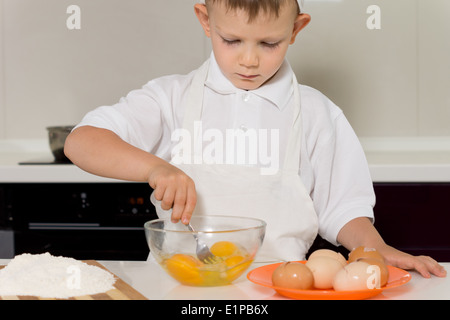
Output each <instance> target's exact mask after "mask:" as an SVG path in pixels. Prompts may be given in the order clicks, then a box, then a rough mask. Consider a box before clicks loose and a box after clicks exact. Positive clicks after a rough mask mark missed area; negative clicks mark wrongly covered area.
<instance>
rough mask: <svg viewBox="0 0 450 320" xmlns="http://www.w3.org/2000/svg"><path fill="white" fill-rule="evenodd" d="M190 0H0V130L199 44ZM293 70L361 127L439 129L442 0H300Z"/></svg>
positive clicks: (47, 117) (447, 73) (34, 124)
mask: <svg viewBox="0 0 450 320" xmlns="http://www.w3.org/2000/svg"><path fill="white" fill-rule="evenodd" d="M195 2H196V1H195V0H150V1H149V0H131V1H126V0H69V1H68V0H0V19H1V20H0V75H1V76H0V139H34V138H45V137H46V134H47V132H46V130H45V127H46V126H53V125H69V124H75V123H77V122H78V121H79V120H80V119H81V117H82V116H83V115H84V114H85V113H86V112H88V111H89V110H91V109H93V108H95V107H97V106H100V105H108V104H113V103H115V102H116V101H118V100H119V99H120V97H122V96H124V95H126V94H127V93H128V92H129V91H130V90H133V89H137V88H139V87H141V86H142V85H144V84H145V83H146V82H147V81H149V80H150V79H152V78H155V77H159V76H162V75H166V74H172V73H187V72H189V71H191V70H193V69H195V68H197V67H198V66H199V65H200V64H201V63H202V62H203V61H204V60H205V59H206V58H207V57H208V56H209V54H210V50H211V49H210V45H209V42H208V39H207V38H206V37H205V36H204V33H203V31H202V29H201V27H200V25H199V23H198V21H197V19H196V17H195V14H194V10H193V4H194V3H195ZM305 2H306V5H305V11H306V12H307V13H309V14H311V16H312V21H311V23H310V25H309V26H308V27H307V28H306V29H305V30H304V31H302V32H301V33H300V36H299V37H298V38H297V42H296V43H295V44H294V45H293V46H292V47H291V48H290V51H289V54H288V56H289V59H290V62H291V65H292V66H293V68H294V70H295V72H296V74H297V76H298V78H299V81H300V82H301V83H304V84H307V85H310V86H312V87H315V88H317V89H319V90H321V91H322V92H323V93H325V94H326V95H327V96H328V97H330V98H331V99H332V100H333V101H334V102H335V103H336V104H338V105H339V106H340V107H341V108H342V109H343V110H344V112H345V114H346V116H347V118H348V119H349V121H350V123H351V124H352V125H353V127H354V129H355V130H356V133H357V134H358V135H359V136H360V137H403V136H406V137H423V136H450V125H449V121H448V119H450V90H449V88H450V41H449V34H450V20H449V19H448V15H449V14H450V1H449V0H309V1H308V0H306V1H305Z"/></svg>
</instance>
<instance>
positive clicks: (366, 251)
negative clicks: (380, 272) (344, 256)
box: [348, 247, 384, 263]
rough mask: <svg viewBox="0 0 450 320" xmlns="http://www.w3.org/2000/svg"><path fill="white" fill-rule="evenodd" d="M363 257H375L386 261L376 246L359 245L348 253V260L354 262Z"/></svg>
mask: <svg viewBox="0 0 450 320" xmlns="http://www.w3.org/2000/svg"><path fill="white" fill-rule="evenodd" d="M361 258H373V259H378V260H381V261H383V262H384V258H383V256H382V255H381V254H380V253H379V252H378V251H377V250H376V249H374V248H368V247H358V248H355V249H353V250H352V251H351V252H350V253H349V255H348V262H349V263H350V262H354V261H356V260H358V259H361Z"/></svg>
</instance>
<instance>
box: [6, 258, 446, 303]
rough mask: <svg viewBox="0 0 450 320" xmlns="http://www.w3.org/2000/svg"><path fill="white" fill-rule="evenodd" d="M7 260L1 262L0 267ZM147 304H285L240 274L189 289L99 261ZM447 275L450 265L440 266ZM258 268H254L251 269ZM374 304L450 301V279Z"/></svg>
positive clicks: (158, 273) (389, 294)
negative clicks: (227, 281)
mask: <svg viewBox="0 0 450 320" xmlns="http://www.w3.org/2000/svg"><path fill="white" fill-rule="evenodd" d="M9 261H10V260H6V259H3V260H1V259H0V265H6V264H7V263H8V262H9ZM99 262H100V263H101V264H102V265H103V266H105V267H106V268H107V269H108V270H109V271H111V272H112V273H114V274H115V275H116V276H118V277H119V278H121V279H122V280H123V281H125V282H126V283H128V284H129V285H130V286H132V287H133V288H134V289H136V290H137V291H139V292H140V293H141V294H143V295H144V296H145V297H147V298H148V299H149V300H287V299H288V298H286V297H283V296H281V295H279V294H278V293H276V292H275V291H274V290H273V289H271V288H266V287H262V286H260V285H257V284H254V283H252V282H250V281H249V280H247V277H246V274H243V275H242V276H241V277H240V278H239V279H237V280H236V281H235V282H234V283H233V284H231V285H227V286H221V287H190V286H185V285H181V284H179V283H178V282H176V281H175V280H174V279H172V278H171V277H170V276H168V275H167V274H166V273H165V271H164V270H163V269H162V268H161V267H160V266H159V265H158V264H157V263H156V262H154V261H99ZM441 264H442V265H443V266H444V267H445V268H446V270H447V272H448V273H449V274H450V272H449V271H450V263H441ZM259 266H261V265H258V264H256V263H255V264H253V265H252V266H251V267H250V269H249V270H248V271H250V270H251V269H252V268H256V267H259ZM371 299H374V300H385V299H390V300H450V276H447V277H445V278H438V277H434V276H433V277H431V278H429V279H426V278H423V277H422V276H420V275H419V274H418V273H416V272H411V280H410V281H409V282H408V283H406V284H404V285H402V286H400V287H396V288H391V289H387V290H384V291H383V292H382V293H381V294H379V295H377V296H375V297H373V298H371Z"/></svg>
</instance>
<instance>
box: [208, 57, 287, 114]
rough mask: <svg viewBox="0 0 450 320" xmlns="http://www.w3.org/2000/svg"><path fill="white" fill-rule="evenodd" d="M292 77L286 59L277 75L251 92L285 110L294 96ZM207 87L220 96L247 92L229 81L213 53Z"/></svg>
mask: <svg viewBox="0 0 450 320" xmlns="http://www.w3.org/2000/svg"><path fill="white" fill-rule="evenodd" d="M292 76H293V71H292V68H291V66H290V64H289V62H288V61H287V60H286V59H285V60H284V62H283V64H282V65H281V67H280V69H279V70H278V71H277V73H276V74H275V75H274V76H273V77H272V79H270V80H269V81H268V82H266V83H265V84H264V85H262V86H261V87H259V88H258V89H255V90H251V91H250V92H252V93H253V94H256V95H258V96H260V97H261V98H263V99H266V100H268V101H270V102H271V103H272V104H274V105H275V106H276V107H277V108H279V109H280V110H283V109H284V108H285V107H286V105H287V102H288V101H289V99H290V97H291V95H292V90H293V88H292ZM205 85H206V86H207V87H208V88H210V89H211V90H214V91H215V92H217V93H219V94H223V95H226V94H235V93H239V92H245V90H242V89H239V88H236V87H235V86H234V85H233V84H232V83H231V81H230V80H228V79H227V78H226V77H225V76H224V74H223V73H222V71H221V70H220V67H219V65H218V64H217V61H216V59H215V57H214V53H211V58H210V66H209V72H208V76H207V79H206V82H205Z"/></svg>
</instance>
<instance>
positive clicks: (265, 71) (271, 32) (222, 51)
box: [195, 2, 310, 90]
mask: <svg viewBox="0 0 450 320" xmlns="http://www.w3.org/2000/svg"><path fill="white" fill-rule="evenodd" d="M208 9H209V10H207V9H206V6H205V5H200V4H198V5H196V7H195V10H196V14H197V17H198V18H199V20H200V23H201V24H202V26H203V28H204V30H205V33H206V35H207V36H208V37H210V38H211V42H212V47H213V51H214V56H215V58H216V60H217V63H218V64H219V67H220V69H221V70H222V72H223V73H224V75H225V76H226V77H227V78H228V79H229V80H230V81H231V82H232V83H233V84H234V85H235V86H236V87H237V88H240V89H243V90H253V89H257V88H259V87H260V86H261V85H263V84H264V83H265V82H266V81H267V80H269V79H270V78H271V77H272V76H273V75H274V74H275V73H276V72H277V71H278V69H279V68H280V66H281V64H282V63H283V61H284V58H285V55H286V52H287V49H288V47H289V45H290V44H292V43H294V41H295V37H296V35H297V33H298V32H299V31H300V30H301V29H302V28H303V27H305V26H306V25H307V24H308V23H309V21H310V17H309V16H308V15H306V14H301V15H297V14H296V13H295V11H294V10H295V9H294V6H293V5H292V6H291V5H289V4H286V5H284V6H283V7H282V8H281V9H280V12H279V16H278V17H276V16H275V15H269V14H266V13H264V12H263V11H261V13H260V14H259V16H258V17H257V18H256V19H255V20H253V21H252V22H250V23H249V22H248V14H247V13H246V12H245V11H243V10H240V9H238V10H235V11H228V10H227V8H226V6H225V5H224V4H223V3H222V2H216V3H214V4H212V5H210V6H208Z"/></svg>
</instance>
